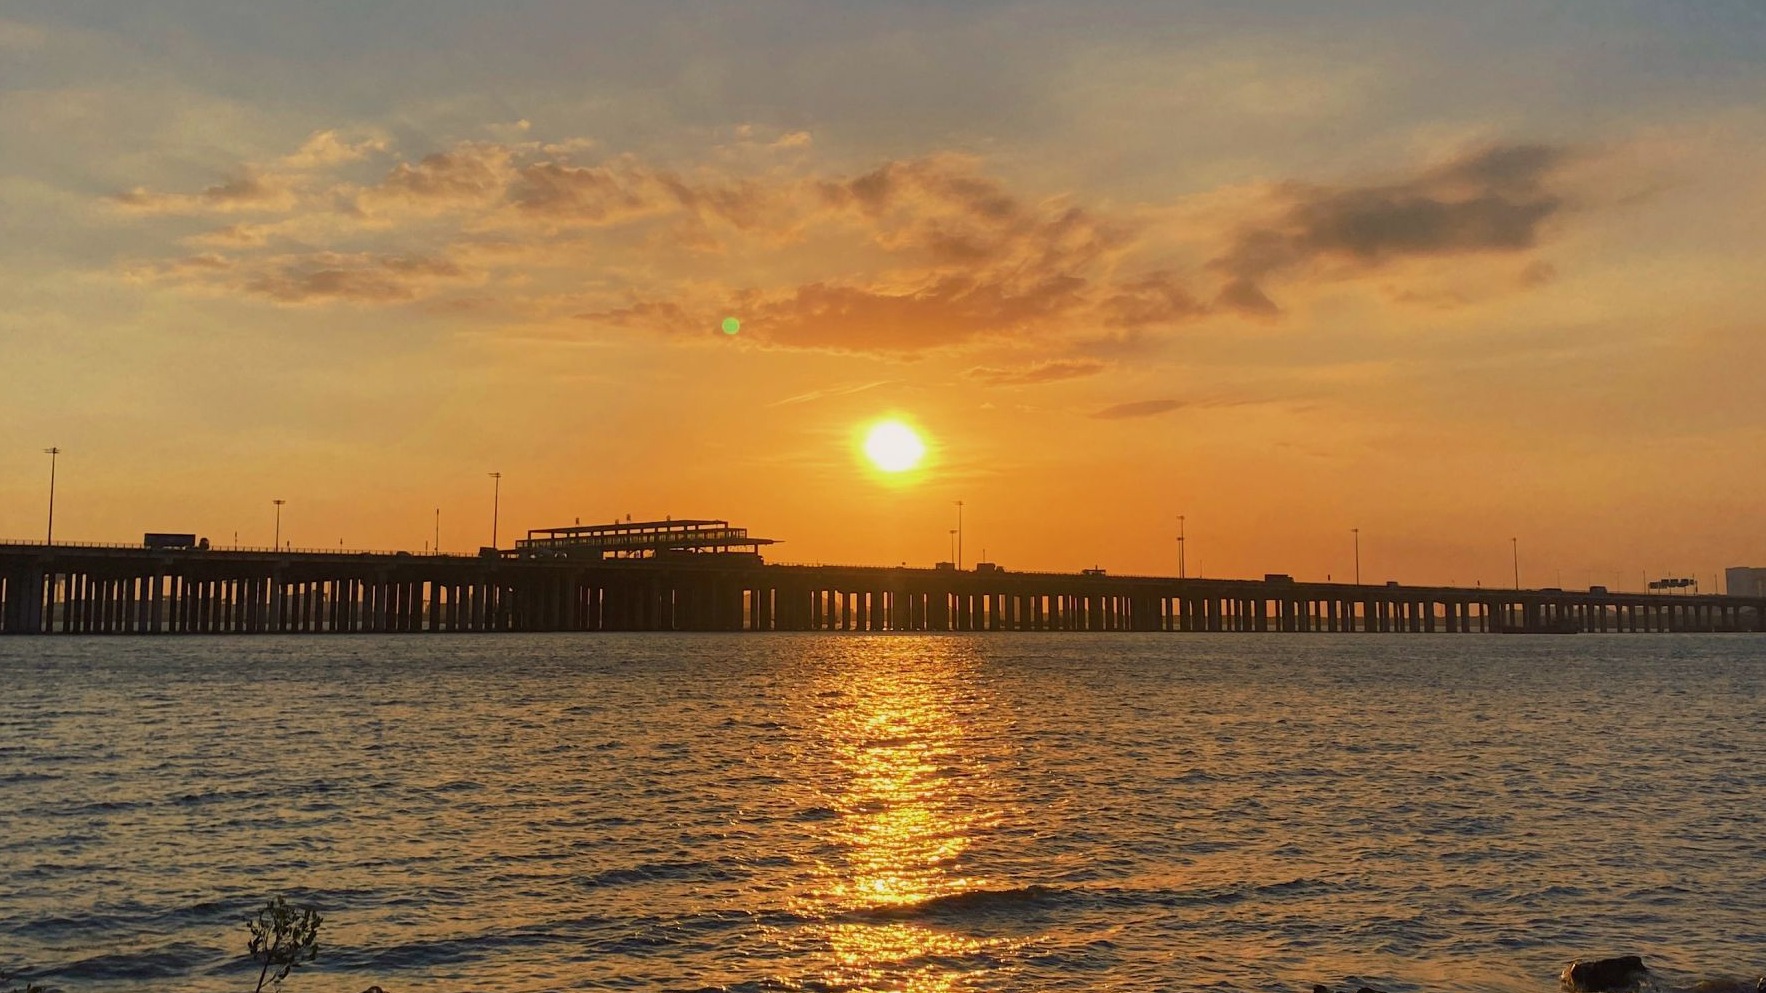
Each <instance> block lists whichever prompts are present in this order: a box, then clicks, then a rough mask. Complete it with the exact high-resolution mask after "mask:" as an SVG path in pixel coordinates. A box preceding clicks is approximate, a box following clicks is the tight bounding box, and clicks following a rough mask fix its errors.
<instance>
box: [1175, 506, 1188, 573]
mask: <svg viewBox="0 0 1766 993" xmlns="http://www.w3.org/2000/svg"><path fill="white" fill-rule="evenodd" d="M1183 553H1184V547H1183V515H1182V514H1179V515H1177V578H1179V579H1184V578H1187V577H1186V574H1185V569H1184V560H1183Z"/></svg>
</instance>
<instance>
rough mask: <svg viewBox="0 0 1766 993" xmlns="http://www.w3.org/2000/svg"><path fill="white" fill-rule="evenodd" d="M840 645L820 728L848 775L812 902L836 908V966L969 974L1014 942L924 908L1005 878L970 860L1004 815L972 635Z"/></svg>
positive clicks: (860, 973)
mask: <svg viewBox="0 0 1766 993" xmlns="http://www.w3.org/2000/svg"><path fill="white" fill-rule="evenodd" d="M841 651H842V654H841V657H840V658H839V659H838V660H837V661H836V662H835V664H832V665H830V666H828V667H827V668H826V669H824V670H823V680H822V683H823V685H821V686H819V687H818V689H819V690H820V691H821V692H820V693H819V694H818V697H817V699H818V701H820V702H821V704H822V705H823V706H822V709H821V710H820V712H819V715H818V716H819V721H818V731H819V733H820V736H821V738H822V740H823V741H824V742H825V744H826V747H827V749H828V754H829V756H830V757H831V759H832V761H833V764H834V765H835V767H836V768H837V770H838V771H839V773H840V774H841V778H842V779H843V782H844V788H843V790H842V791H841V792H840V793H839V794H838V795H836V796H832V797H829V806H830V807H831V808H832V809H833V810H834V811H836V812H837V815H838V816H836V817H832V818H830V819H828V820H827V821H825V822H823V824H822V837H821V838H820V839H819V840H820V842H821V844H820V845H819V846H818V848H819V849H820V850H821V851H822V852H823V857H822V858H821V860H820V865H819V867H818V877H819V879H820V887H821V888H820V891H819V892H817V893H815V894H812V895H810V897H809V903H811V904H812V906H811V907H807V908H805V909H809V910H812V911H813V912H814V913H815V914H816V915H817V916H819V917H821V918H822V919H823V920H825V921H826V922H827V923H826V924H825V933H824V934H822V935H820V937H821V938H822V939H823V940H825V941H826V943H827V948H828V952H829V953H830V954H831V958H832V961H831V963H830V966H829V969H828V973H829V974H828V975H826V976H825V977H824V978H825V979H826V980H828V981H829V982H831V983H835V984H838V985H841V986H853V987H857V988H887V989H903V990H950V989H958V988H962V987H963V986H964V985H966V984H965V983H964V979H965V972H966V971H968V972H971V973H972V970H964V969H963V968H961V967H960V965H959V964H958V963H960V962H961V961H963V960H973V959H974V958H975V957H977V955H978V954H980V953H984V952H986V951H988V950H989V949H990V948H993V947H996V946H1000V945H1002V944H1004V942H1002V941H1000V940H999V939H991V938H990V939H980V938H976V937H972V936H969V935H965V934H962V933H960V932H959V931H957V930H955V929H953V928H952V927H950V926H948V923H947V924H946V925H945V926H935V924H934V923H931V922H928V921H926V920H922V919H918V918H919V916H920V915H923V914H925V913H927V912H928V911H932V910H934V909H935V908H937V907H938V906H939V902H940V901H943V900H947V899H948V898H952V897H956V896H958V895H960V894H963V893H966V892H971V891H974V890H977V889H983V888H986V887H988V886H990V885H992V884H991V883H990V882H989V881H988V880H986V879H984V878H981V877H979V876H977V875H975V874H973V872H972V871H971V870H970V869H969V868H968V867H967V866H966V865H965V863H964V855H965V853H966V852H967V851H968V849H969V847H970V845H971V843H972V842H973V840H974V839H975V838H976V837H977V836H978V835H979V834H981V833H983V832H986V831H988V830H989V829H990V828H992V827H993V826H995V825H997V824H998V823H999V822H1000V820H1001V818H1002V816H1003V814H1002V811H1001V807H1000V803H999V802H998V798H997V795H996V794H997V784H996V783H994V782H993V780H992V779H991V778H990V776H989V774H988V770H987V768H986V763H985V761H984V760H983V756H982V755H981V748H980V747H978V745H977V742H976V740H975V739H976V737H977V735H978V734H979V733H980V732H981V731H982V730H983V729H981V728H978V727H977V726H976V725H977V723H978V721H980V720H982V719H984V715H985V714H986V713H987V710H988V706H987V704H988V701H986V700H985V699H980V698H978V697H977V696H976V691H975V690H974V685H975V681H974V680H973V679H971V678H969V672H970V670H971V669H972V668H973V666H974V665H975V664H976V662H975V659H974V658H973V657H972V655H971V654H970V651H969V649H967V648H966V646H964V645H963V644H962V643H961V642H957V641H950V642H946V641H939V640H935V639H919V638H915V639H905V638H901V639H897V638H880V639H865V640H864V641H862V642H853V643H850V646H849V647H845V648H843V649H841ZM1000 950H1003V948H1002V949H1000ZM989 957H991V956H989ZM968 978H971V979H972V978H978V977H975V976H973V975H970V976H969V977H968ZM994 978H995V979H996V980H997V978H998V976H997V974H995V976H994Z"/></svg>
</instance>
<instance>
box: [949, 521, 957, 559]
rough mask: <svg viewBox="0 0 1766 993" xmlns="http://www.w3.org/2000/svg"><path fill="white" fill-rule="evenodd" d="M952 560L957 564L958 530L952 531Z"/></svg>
mask: <svg viewBox="0 0 1766 993" xmlns="http://www.w3.org/2000/svg"><path fill="white" fill-rule="evenodd" d="M950 560H951V562H953V563H954V562H956V560H957V529H956V528H951V529H950Z"/></svg>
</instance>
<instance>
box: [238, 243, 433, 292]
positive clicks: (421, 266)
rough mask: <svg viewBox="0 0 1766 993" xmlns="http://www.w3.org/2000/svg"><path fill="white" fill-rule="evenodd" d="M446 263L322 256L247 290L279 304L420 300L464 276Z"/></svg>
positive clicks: (249, 284) (259, 279) (276, 270)
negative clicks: (437, 285)
mask: <svg viewBox="0 0 1766 993" xmlns="http://www.w3.org/2000/svg"><path fill="white" fill-rule="evenodd" d="M463 275H464V273H463V271H462V270H461V269H460V267H459V266H457V265H455V264H454V263H452V262H449V261H448V260H446V259H437V258H425V257H421V256H417V257H411V256H375V255H368V254H357V255H337V254H320V255H314V256H310V257H304V258H295V259H291V260H289V261H287V262H286V263H284V264H282V265H278V266H275V267H273V268H271V269H269V270H268V271H265V272H260V273H258V274H257V275H255V276H253V277H251V278H250V279H248V280H247V281H246V282H245V284H244V286H245V288H246V289H247V290H249V291H250V292H252V293H255V294H258V295H260V296H265V297H269V298H270V299H272V300H275V301H276V302H278V303H318V302H326V301H332V300H352V301H361V302H369V303H395V302H402V301H407V300H414V299H416V298H417V297H419V296H422V295H424V294H425V292H426V290H427V289H428V288H429V287H430V286H431V285H432V284H434V283H435V282H437V281H441V280H454V279H458V278H459V277H461V276H463Z"/></svg>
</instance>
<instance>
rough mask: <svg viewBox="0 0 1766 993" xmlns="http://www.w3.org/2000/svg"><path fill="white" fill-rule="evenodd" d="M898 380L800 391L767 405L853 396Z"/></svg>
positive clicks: (785, 405)
mask: <svg viewBox="0 0 1766 993" xmlns="http://www.w3.org/2000/svg"><path fill="white" fill-rule="evenodd" d="M897 382H899V380H894V379H879V380H875V381H873V382H869V383H853V384H851V385H848V386H834V387H829V388H828V389H825V390H811V391H809V392H808V393H799V394H797V395H796V396H788V397H786V398H785V399H783V400H774V401H773V402H772V403H769V404H767V406H769V407H790V406H794V405H796V404H800V403H810V402H812V401H815V400H827V399H830V398H832V397H845V396H852V395H853V394H855V393H866V392H869V391H871V390H874V389H877V388H878V387H880V386H894V385H896V383H897Z"/></svg>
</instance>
